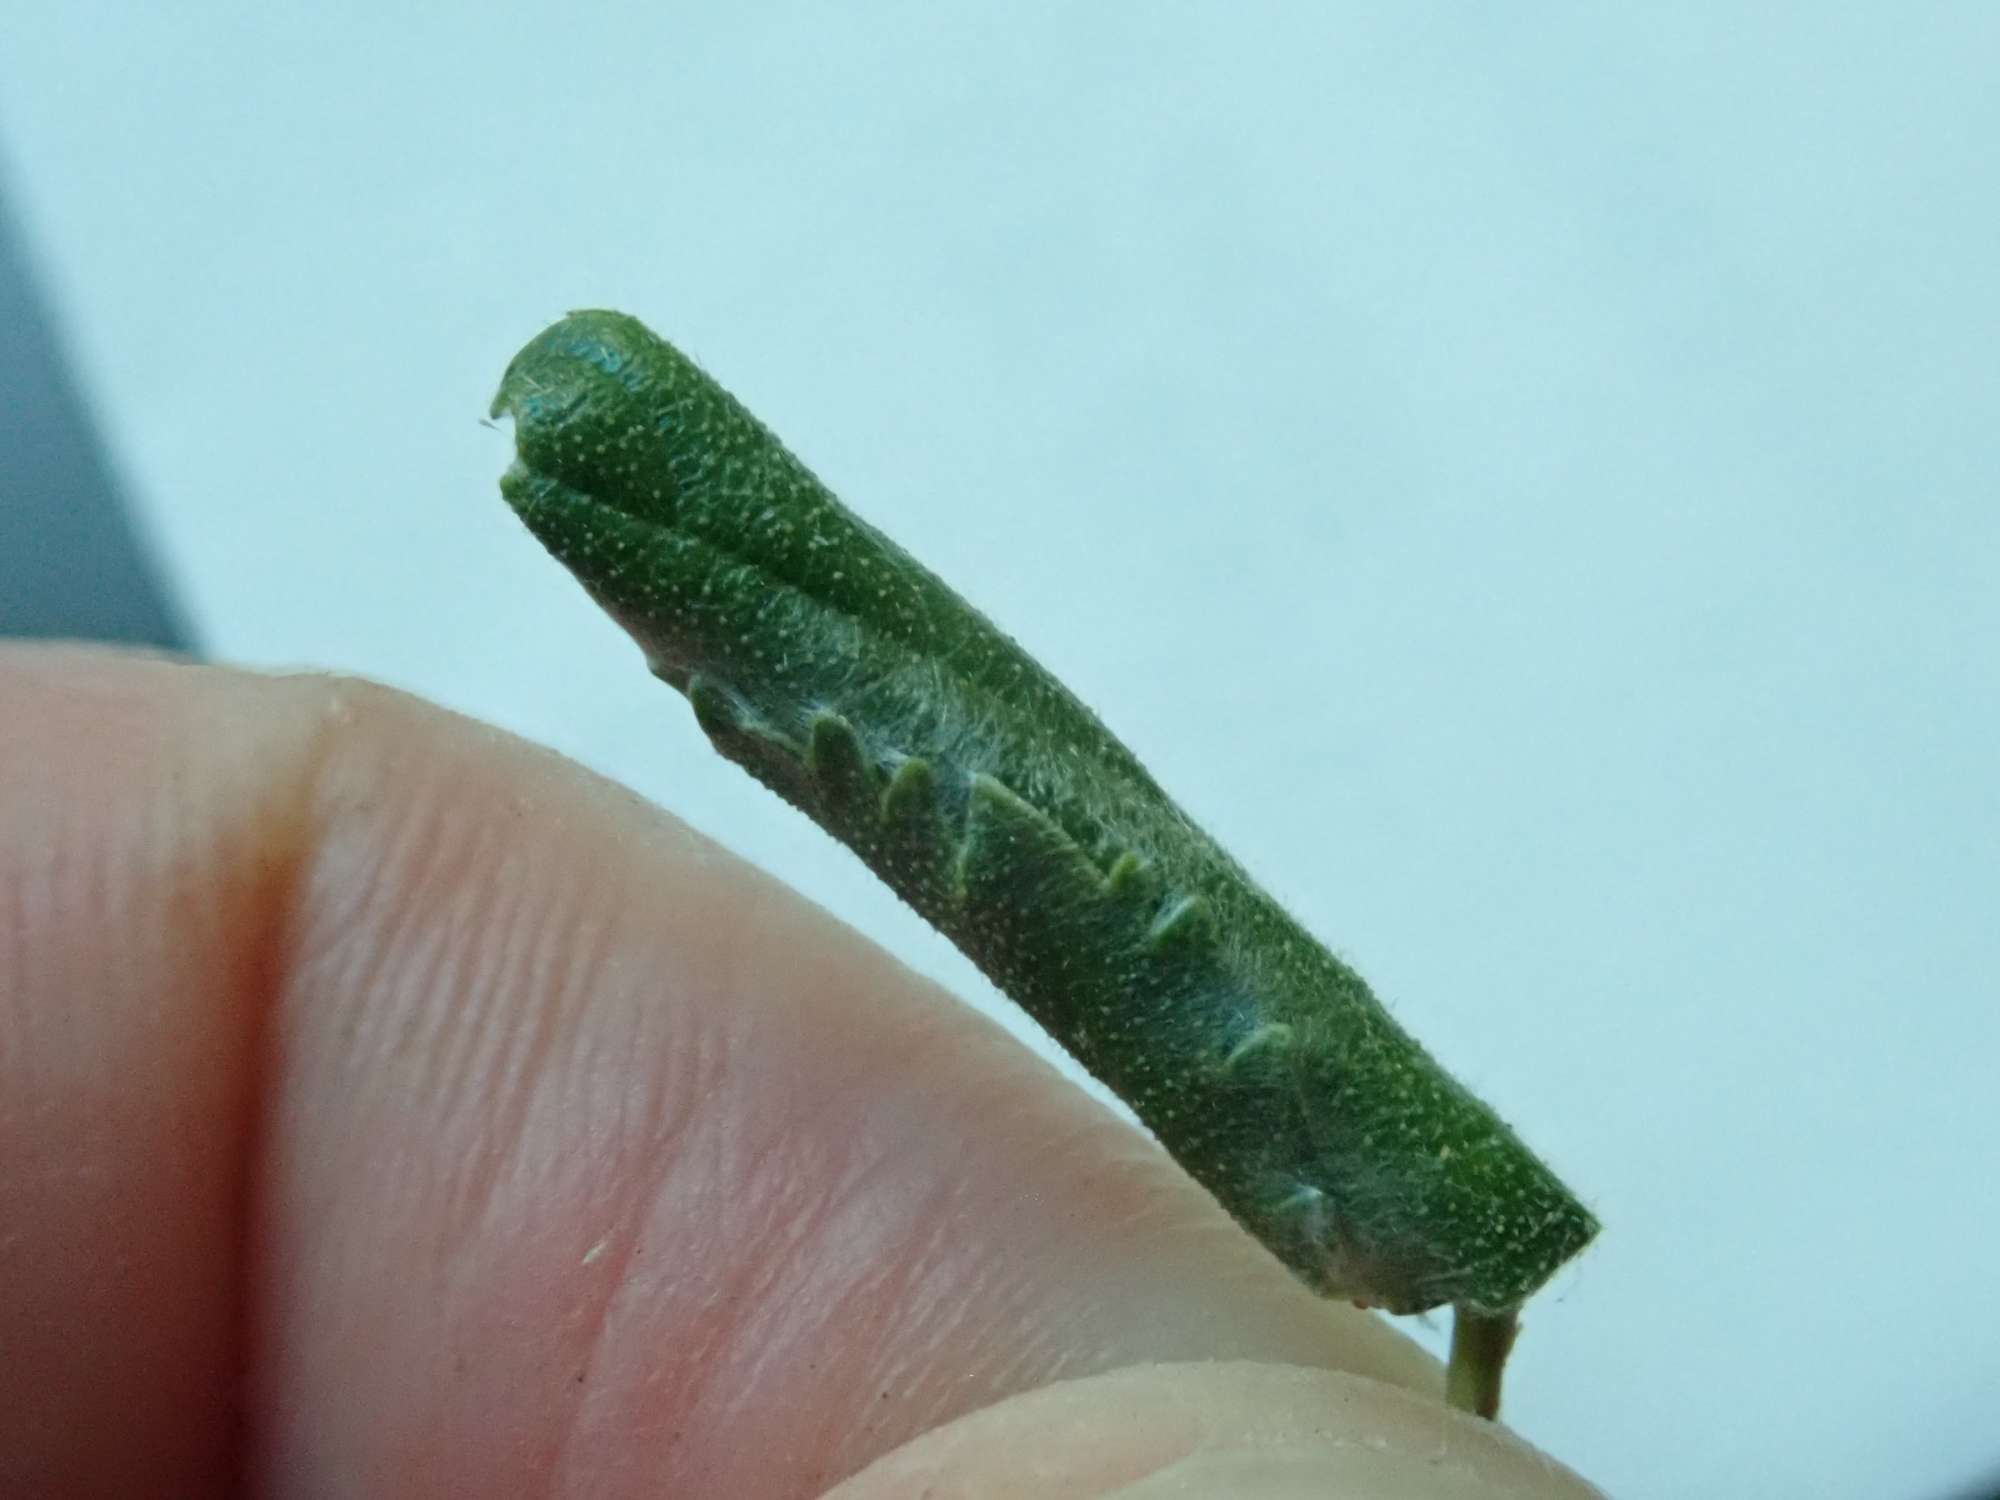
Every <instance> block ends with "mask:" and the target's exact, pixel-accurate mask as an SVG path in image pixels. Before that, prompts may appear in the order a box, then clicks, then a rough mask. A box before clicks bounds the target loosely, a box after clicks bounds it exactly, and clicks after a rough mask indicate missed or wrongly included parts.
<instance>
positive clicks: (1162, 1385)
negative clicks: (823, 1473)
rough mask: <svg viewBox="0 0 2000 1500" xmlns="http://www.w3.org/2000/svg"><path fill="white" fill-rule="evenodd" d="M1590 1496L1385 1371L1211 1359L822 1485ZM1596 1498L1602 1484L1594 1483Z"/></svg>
mask: <svg viewBox="0 0 2000 1500" xmlns="http://www.w3.org/2000/svg"><path fill="white" fill-rule="evenodd" d="M1182 1495H1188V1496H1194V1495H1199V1496H1213V1495H1242V1496H1256V1497H1258V1500H1276V1497H1279V1496H1291V1495H1298V1496H1302V1497H1311V1500H1325V1497H1327V1496H1332V1495H1340V1496H1345V1497H1349V1500H1402V1497H1409V1500H1502V1497H1505V1500H1590V1497H1592V1496H1598V1495H1599V1492H1598V1491H1597V1490H1595V1489H1593V1488H1592V1487H1591V1486H1589V1485H1588V1484H1585V1483H1584V1482H1583V1481H1582V1480H1581V1479H1579V1478H1577V1477H1576V1475H1574V1474H1572V1473H1571V1472H1570V1471H1569V1470H1567V1469H1565V1468H1563V1467H1562V1466H1561V1465H1559V1464H1557V1463H1555V1462H1554V1461H1553V1460H1551V1459H1549V1458H1546V1457H1544V1456H1543V1455H1542V1454H1540V1453H1538V1452H1536V1451H1535V1450H1534V1449H1532V1448H1530V1447H1528V1446H1527V1444H1525V1443H1523V1442H1521V1441H1520V1439H1518V1438H1516V1437H1515V1436H1514V1435H1513V1434H1512V1433H1510V1432H1508V1431H1507V1429H1506V1428H1504V1427H1501V1426H1499V1425H1498V1424H1496V1423H1493V1422H1488V1421H1483V1420H1481V1419H1479V1418H1476V1417H1473V1416H1471V1415H1469V1414H1467V1413H1465V1412H1461V1411H1455V1410H1453V1409H1451V1408H1449V1407H1445V1406H1443V1405H1440V1404H1439V1403H1438V1401H1437V1400H1436V1399H1435V1398H1434V1397H1432V1396H1429V1395H1420V1394H1417V1393H1415V1392H1412V1391H1409V1390H1407V1389H1404V1388H1402V1387H1399V1386H1394V1385H1389V1384H1387V1383H1384V1382H1382V1381H1376V1380H1368V1379H1364V1378H1362V1377H1360V1376H1356V1375H1352V1374H1348V1373H1346V1372H1342V1371H1333V1370H1312V1369H1303V1368H1299V1367H1295V1366H1281V1365H1269V1364H1249V1363H1231V1362H1222V1361H1211V1362H1205V1363H1201V1364H1177V1365H1138V1366H1132V1367H1128V1368H1125V1369H1122V1370H1114V1371H1111V1372H1109V1373H1107V1374H1103V1375H1097V1376H1090V1377H1086V1378H1083V1379H1078V1380H1068V1381H1059V1382H1057V1383H1056V1384H1054V1385H1049V1386H1044V1387H1042V1388H1041V1389H1039V1390H1034V1391H1030V1392H1027V1393H1025V1394H1023V1395H1020V1396H1015V1397H1012V1398H1010V1399H1008V1400H1005V1401H1001V1402H999V1403H997V1404H995V1405H993V1406H989V1407H986V1408H984V1409H982V1410H980V1411H977V1412H974V1413H972V1414H971V1415H970V1416H967V1417H963V1418H961V1419H959V1420H958V1421H956V1422H953V1423H949V1424H947V1425H946V1426H944V1427H941V1428H939V1429H937V1430H935V1431H933V1432H930V1433H926V1434H925V1435H924V1436H922V1437H920V1438H917V1439H916V1440H915V1441H913V1442H911V1443H908V1444H906V1445H905V1446H904V1447H902V1448H899V1449H897V1450H896V1451H895V1452H894V1453H891V1454H889V1455H887V1456H886V1457H884V1458H882V1459H880V1460H878V1461H877V1462H876V1463H874V1464H871V1465H869V1467H868V1468H867V1469H866V1470H864V1471H863V1472H862V1473H860V1474H858V1475H856V1476H855V1477H854V1478H853V1479H850V1480H848V1481H847V1482H846V1483H845V1484H842V1485H839V1486H837V1487H836V1488H835V1489H834V1490H833V1491H832V1492H831V1493H829V1494H828V1495H827V1497H826V1500H1108V1497H1112V1496H1116V1497H1118V1500H1166V1497H1170V1496H1182ZM1600 1500H1601V1497H1600Z"/></svg>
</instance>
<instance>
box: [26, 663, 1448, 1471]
mask: <svg viewBox="0 0 2000 1500" xmlns="http://www.w3.org/2000/svg"><path fill="white" fill-rule="evenodd" d="M0 1348H4V1349H5V1350H6V1352H7V1356H8V1357H7V1358H6V1359H5V1360H4V1361H0V1493H24V1494H25V1493H49V1494H57V1493H74V1494H85V1493H88V1494H119V1493H146V1494H173V1493H186V1494H215V1493H225V1492H229V1491H230V1490H231V1489H232V1488H235V1489H237V1490H238V1491H239V1492H244V1493H271V1494H313V1495H321V1494H325V1495H340V1494H368V1495H384V1496H403V1495H408V1496H421V1495H434V1494H435V1495H444V1494H481V1495H496V1496H505V1495H535V1496H550V1495H558V1496H559V1495H571V1494H576V1495H591V1496H614V1497H615V1496H623V1495H641V1494H644V1495H649V1496H656V1495H661V1494H716V1495H731V1496H745V1497H753V1496H803V1495H811V1494H816V1493H819V1492H820V1491H821V1490H823V1489H824V1488H825V1487H827V1486H828V1485H831V1484H833V1483H834V1482H836V1481H838V1480H841V1479H843V1478H844V1477H846V1476H848V1475H850V1474H853V1473H854V1472H856V1471H857V1470H859V1469H860V1468H862V1467H863V1466H864V1465H866V1464H867V1463H869V1462H870V1461H872V1460H874V1459H876V1458H878V1457H879V1456H881V1455H882V1454H883V1453H885V1452H887V1451H888V1450H890V1449H891V1448H894V1447H895V1446H897V1445H898V1444H901V1443H903V1442H905V1441H907V1440H909V1439H910V1438H912V1437H915V1436H916V1435H918V1434H920V1433H923V1432H925V1431H927V1430H929V1429H931V1428H934V1427H936V1426H938V1425H939V1424H940V1423H943V1422H946V1421H949V1420H951V1419H953V1418H956V1417H960V1416H963V1415H965V1414H966V1413H969V1412H972V1411H974V1410H976V1409H978V1408H980V1407H983V1406H985V1405H987V1404H989V1403H991V1402H993V1401H996V1400H998V1399H1000V1398H1002V1397H1005V1396H1009V1395H1013V1394H1016V1393H1018V1392H1021V1391H1025V1390H1029V1389H1032V1388H1034V1387H1036V1386H1038V1385H1041V1384H1044V1383H1046V1382H1048V1381H1050V1380H1052V1379H1057V1378H1060V1377H1067V1376H1076V1375H1084V1374H1090V1373H1093V1372H1098V1371H1105V1370H1111V1369H1115V1368H1118V1367H1120V1366H1125V1365H1130V1364H1133V1363H1136V1362H1144V1361H1161V1360H1164V1361H1179V1360H1205V1359H1216V1358H1220V1359H1233V1360H1259V1361H1272V1362H1279V1363H1286V1364H1293V1365H1307V1366H1324V1367H1327V1368H1334V1369H1344V1370H1348V1371H1352V1372H1356V1373H1359V1374H1363V1375H1367V1376H1371V1377H1373V1378H1375V1379H1378V1380H1383V1381H1388V1382H1392V1383H1402V1384H1406V1385H1409V1386H1412V1387H1421V1388H1423V1389H1425V1390H1429V1389H1431V1388H1432V1387H1433V1386H1434V1385H1435V1383H1436V1381H1437V1378H1438V1377H1437V1373H1436V1369H1435V1366H1434V1364H1432V1363H1431V1362H1430V1361H1429V1360H1427V1359H1426V1358H1425V1357H1423V1356H1422V1355H1420V1354H1418V1353H1417V1352H1416V1351H1415V1350H1414V1349H1413V1348H1412V1346H1410V1345H1409V1344H1408V1343H1407V1342H1406V1341H1404V1340H1402V1339H1401V1338H1400V1337H1399V1336H1397V1335H1396V1334H1394V1333H1393V1331H1391V1330H1389V1329H1387V1328H1386V1327H1384V1326H1383V1325H1381V1324H1380V1323H1378V1322H1376V1321H1375V1320H1372V1319H1370V1318H1367V1317H1364V1316H1361V1315H1358V1314H1355V1313H1354V1312H1352V1311H1351V1310H1349V1309H1345V1308H1340V1307H1332V1306H1328V1305H1326V1304H1324V1303H1321V1302H1319V1301H1317V1300H1316V1299H1314V1298H1312V1297H1310V1296H1309V1295H1308V1294H1306V1293H1305V1292H1304V1291H1302V1290H1301V1289H1299V1288H1298V1287H1297V1286H1295V1285H1294V1284H1293V1283H1292V1281H1291V1280H1290V1278H1289V1277H1288V1276H1287V1275H1286V1274H1285V1273H1284V1272H1283V1271H1282V1270H1281V1269H1280V1268H1279V1267H1278V1266H1277V1264H1276V1263H1275V1262H1274V1261H1272V1260H1271V1259H1270V1258H1269V1257H1268V1256H1267V1255H1266V1254H1265V1252H1263V1251H1262V1250H1261V1249H1259V1248H1258V1247H1257V1246H1256V1245H1255V1244H1254V1243H1252V1242H1251V1241H1249V1240H1248V1239H1247V1238H1246V1237H1244V1236H1243V1235H1242V1234H1241V1233H1240V1232H1239V1231H1238V1230H1237V1229H1236V1228H1235V1227H1234V1225H1232V1224H1231V1223H1230V1222H1229V1221H1228V1220H1227V1219H1226V1217H1224V1216H1223V1215H1222V1214H1221V1213H1220V1211H1219V1210H1217V1209H1216V1207H1215V1206H1214V1204H1213V1203H1212V1202H1211V1201H1210V1200H1209V1199H1208V1198H1207V1197H1206V1195H1204V1194H1203V1193H1202V1192H1201V1191H1200V1190H1199V1189H1197V1188H1195V1187H1194V1186H1193V1185H1192V1184H1191V1183H1190V1182H1189V1181H1188V1180H1187V1179H1186V1178H1185V1177H1184V1176H1183V1175H1182V1174H1181V1173H1180V1172H1179V1170H1178V1169H1177V1168H1175V1167H1174V1166H1173V1165H1172V1164H1171V1163H1170V1162H1169V1161H1168V1160H1167V1159H1166V1158H1165V1157H1164V1156H1163V1155H1162V1154H1161V1153H1159V1152H1158V1151H1157V1150H1156V1149H1155V1148H1154V1147H1153V1146H1152V1145H1151V1144H1150V1143H1149V1142H1147V1141H1145V1140H1144V1139H1143V1138H1142V1137H1140V1136H1139V1135H1137V1134H1136V1133H1135V1132H1132V1131H1130V1130H1129V1129H1128V1128H1127V1127H1126V1126H1124V1125H1123V1124H1122V1123H1120V1122H1118V1121H1117V1120H1116V1119H1114V1118H1113V1117H1111V1116H1110V1115H1108V1114H1107V1113H1106V1112H1104V1111H1103V1110H1102V1109H1101V1108H1100V1107H1099V1106H1097V1105H1096V1104H1095V1103H1093V1102H1092V1101H1090V1100H1088V1099H1087V1098H1086V1097H1085V1096H1083V1095H1081V1094H1080V1093H1078V1092H1077V1091H1075V1090H1073V1089H1071V1088H1070V1087H1069V1086H1068V1085H1066V1084H1065V1083H1063V1082H1062V1081H1061V1080H1060V1079H1059V1077H1058V1076H1057V1075H1056V1074H1055V1073H1054V1072H1053V1071H1052V1070H1050V1069H1049V1068H1047V1067H1046V1066H1045V1065H1044V1064H1042V1063H1041V1062H1040V1061H1039V1060H1037V1059H1035V1058H1034V1057H1032V1056H1031V1055H1030V1054H1028V1053H1027V1052H1025V1051H1024V1050H1023V1049H1021V1048H1020V1047H1019V1046H1018V1045H1017V1044H1015V1043H1014V1042H1012V1041H1011V1040H1009V1039H1008V1038H1007V1037H1006V1036H1005V1035H1004V1033H1002V1032H1001V1031H1000V1030H999V1029H998V1028H997V1027H995V1026H993V1025H992V1024H990V1023H989V1022H987V1021H985V1020H984V1019H982V1018H981V1017H979V1016H978V1015H976V1014H975V1013H973V1012H971V1011H969V1010H968V1009H967V1008H965V1007H963V1006H961V1005H959V1004H957V1003H956V1002H954V1001H953V1000H952V999H951V998H950V997H949V996H947V995H945V994H943V993H942V992H940V991H939V990H937V989H936V987H934V986H932V985H930V984H928V983H926V982H925V981H923V980H921V979H919V978H917V977H916V976H914V975H912V974H910V973H909V972H907V971H906V970H904V969H902V968H901V967H900V966H898V965H896V964H895V963H894V962H893V961H892V960H890V959H888V958H887V957H885V956H884V955H883V954H882V953H881V952H880V951H879V950H877V949H875V948H873V947H872V946H871V945H869V944H868V943H866V942H865V941H863V940H862V939H860V938H859V937H857V936H856V935H854V934H853V933H851V932H849V931H848V930H847V929H845V928H843V927H841V926H840V925H839V924H837V923H835V922H833V921H832V920H831V919H830V918H828V917H827V916H825V915H824V914H823V913H821V912H819V911H818V910H817V909H816V908H813V907H811V906H810V905H809V904H807V903H805V902H803V901H802V900H801V899H800V898H798V897H797V896H795V895H793V894H791V893H790V892H788V891H787V890H785V889H784V888H783V887H782V886H780V885H779V884H777V883H776V882H774V881H772V880H771V879H769V878H768V877H766V876H763V875H762V874H760V873H759V872H757V871H755V870H753V869H751V868H749V867H747V866H745V865H744V864H742V863H741V862H740V861H738V860H736V859H734V858H733V857H731V856H729V855H727V854H726V853H724V852H722V851H721V850H719V849H717V848H716V847H715V846H714V845H712V844H710V843H708V842H707V841H706V840H704V839H702V838H701V837H699V836H698V835H695V834H693V833H691V832H690V831H689V830H688V829H686V828H685V827H684V826H682V825H681V824H679V823H678V822H676V821H675V820H673V819H672V818H670V817H667V816H665V815H663V814H661V813H659V812H657V811H655V810H652V809H650V808H648V807H646V806H645V805H644V804H642V803H640V802H639V801H638V800H637V799H635V798H633V797H632V796H630V794H628V793H625V792H623V791H621V790H619V789H618V788H616V787H613V786H610V785H609V784H607V783H604V782H602V781H599V780H597V779H595V778H592V777H590V776H588V775H586V774H585V773H583V772H581V771H579V770H578V769H577V768H575V767H574V766H571V765H569V764H567V763H565V762H562V761H560V760H558V759H557V758H556V757H554V756H551V755H549V754H547V753H546V752H542V751H539V750H536V749H534V748H532V747H529V746H526V745H523V744H521V743H520V742H518V741H515V740H512V739H510V738H509V737H507V736H504V735H501V734H499V733H498V732H496V731H493V730H490V729H486V728H484V727H482V726H479V725H476V724H472V723H469V722H467V721H464V720H460V719H456V718H453V717H451V716H449V715H445V714H443V713H441V712H439V711H437V710H435V709H431V708H428V707H426V706H425V705H422V704H420V703H417V702H415V701H414V700H410V699H407V698H404V697H401V696H400V695H396V694H393V693H390V692H388V691H386V690H383V689H379V688H373V687H369V686H367V685H364V684H357V683H353V682H346V681H340V680H334V679H326V678H314V677H303V678H267V677H255V676H250V675H247V674H235V673H228V672H221V671H215V670H209V669H198V668H191V667H186V666H179V665H171V664H166V663H161V662H152V661H142V660H138V659H135V658H130V657H121V656H112V655H105V654H98V653H85V652H77V651H60V650H48V649H30V650H18V649H17V650H10V651H7V652H4V653H0Z"/></svg>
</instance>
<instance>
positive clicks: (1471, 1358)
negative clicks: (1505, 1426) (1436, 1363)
mask: <svg viewBox="0 0 2000 1500" xmlns="http://www.w3.org/2000/svg"><path fill="white" fill-rule="evenodd" d="M1520 1331H1521V1317H1520V1314H1519V1313H1517V1312H1513V1311H1511V1310H1510V1311H1508V1312H1501V1313H1489V1312H1480V1311H1479V1310H1478V1309H1477V1308H1473V1307H1467V1306H1466V1305H1465V1304H1463V1303H1460V1304H1459V1305H1458V1306H1457V1307H1456V1308H1454V1309H1453V1310H1452V1320H1451V1358H1450V1361H1449V1362H1448V1363H1447V1364H1446V1366H1445V1374H1444V1400H1445V1405H1447V1406H1455V1407H1457V1408H1458V1409H1459V1410H1460V1411H1469V1412H1471V1413H1472V1414H1473V1415H1474V1416H1475V1417H1485V1418H1486V1419H1487V1420H1488V1421H1492V1420H1494V1419H1495V1418H1497V1417H1498V1416H1499V1415H1500V1375H1501V1372H1502V1370H1504V1369H1505V1368H1506V1364H1507V1356H1508V1354H1509V1353H1511V1352H1512V1350H1513V1348H1514V1338H1515V1336H1516V1335H1517V1334H1519V1333H1520Z"/></svg>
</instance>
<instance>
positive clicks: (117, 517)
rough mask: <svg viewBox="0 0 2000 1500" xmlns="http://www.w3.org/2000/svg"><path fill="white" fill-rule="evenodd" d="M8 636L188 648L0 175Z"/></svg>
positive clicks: (1, 608) (2, 508) (4, 614)
mask: <svg viewBox="0 0 2000 1500" xmlns="http://www.w3.org/2000/svg"><path fill="white" fill-rule="evenodd" d="M0 636H71V637H79V636H80V637H86V638H89V639H93V640H101V641H125V642H131V643H135V644H139V643H143V644H148V645H154V646H167V647H172V648H175V649H177V650H183V651H185V650H188V649H189V648H190V647H191V646H192V644H193V642H192V639H191V637H190V636H189V633H188V628H187V624H186V622H185V620H184V619H183V618H182V617H181V614H180V611H179V610H178V609H177V608H175V606H174V605H173V603H172V601H171V600H170V599H169V597H168V594H167V590H166V587H165V584H164V582H163V580H162V579H161V577H160V571H159V568H158V566H157V565H156V563H155V562H154V561H153V559H152V558H151V557H150V556H148V555H147V552H146V549H145V548H144V547H143V546H142V545H141V543H140V538H139V533H138V531H137V529H136V528H135V527H134V525H133V518H132V514H131V512H130V510H129V509H128V508H127V507H126V505H125V502H124V499H123V497H122V496H121V495H120V494H119V491H118V486H117V484H116V482H115V481H114V479H113V477H112V470H111V466H110V464H109V463H108V462H107V460H106V457H105V453H104V449H103V446H102V444H101V443H100V442H99V440H98V435H97V430H96V427H95V425H94V424H93V423H92V422H91V420H90V415H89V413H88V411H87V410H86V409H85V406H84V403H83V400H82V397H81V394H80V393H79V391H78V389H77V384H76V381H75V380H74V379H73V378H72V376H71V373H70V371H69V368H68V366H67V365H66V364H65V363H64V361H63V358H62V352H61V350H60V348H59V347H58V345H57V342H56V337H55V327H54V321H53V319H52V318H51V317H50V316H49V313H48V309H47V307H46V306H45V304H44V303H43V302H42V300H41V298H40V296H39V295H38V293H37V290H36V288H35V286H34V284H33V282H32V280H31V278H30V276H29V266H28V258H27V254H26V251H25V248H24V246H23V241H22V236H21V234H20V232H19V227H18V226H17V225H16V223H15V222H14V220H13V218H12V216H11V215H10V214H9V212H8V209H7V200H6V195H5V192H4V185H0Z"/></svg>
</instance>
